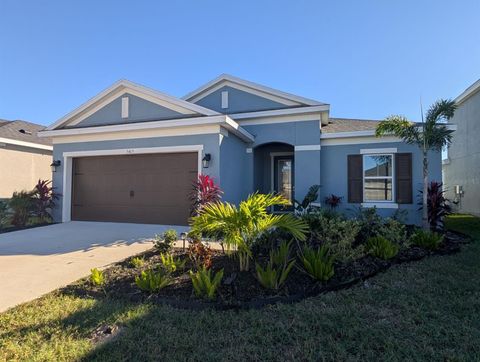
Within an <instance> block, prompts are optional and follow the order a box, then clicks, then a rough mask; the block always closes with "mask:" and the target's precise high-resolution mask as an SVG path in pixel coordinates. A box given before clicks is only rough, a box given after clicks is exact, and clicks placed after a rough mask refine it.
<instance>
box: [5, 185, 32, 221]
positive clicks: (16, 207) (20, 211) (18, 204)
mask: <svg viewBox="0 0 480 362" xmlns="http://www.w3.org/2000/svg"><path fill="white" fill-rule="evenodd" d="M8 206H9V207H10V209H12V213H13V216H12V225H14V226H17V227H22V226H25V225H26V224H27V222H28V219H29V217H30V216H31V214H32V209H33V202H32V194H31V193H30V192H27V191H19V192H14V193H13V195H12V198H11V199H10V201H9V203H8Z"/></svg>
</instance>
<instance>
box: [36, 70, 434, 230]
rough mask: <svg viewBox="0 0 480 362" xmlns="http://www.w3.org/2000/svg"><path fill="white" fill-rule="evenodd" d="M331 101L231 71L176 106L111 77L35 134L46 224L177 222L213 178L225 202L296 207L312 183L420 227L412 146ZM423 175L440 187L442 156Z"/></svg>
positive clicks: (345, 205) (417, 163) (350, 205)
mask: <svg viewBox="0 0 480 362" xmlns="http://www.w3.org/2000/svg"><path fill="white" fill-rule="evenodd" d="M329 112H330V105H329V104H327V103H323V102H319V101H315V100H312V99H308V98H304V97H300V96H297V95H293V94H289V93H285V92H282V91H279V90H275V89H272V88H269V87H266V86H263V85H259V84H256V83H252V82H249V81H245V80H243V79H239V78H236V77H233V76H230V75H221V76H219V77H218V78H216V79H214V80H212V81H210V82H208V83H207V84H205V85H203V86H202V87H200V88H198V89H196V90H195V91H193V92H191V93H189V94H187V95H186V96H185V97H183V98H181V99H180V98H176V97H172V96H169V95H166V94H164V93H161V92H158V91H156V90H152V89H149V88H146V87H143V86H140V85H138V84H135V83H132V82H129V81H126V80H121V81H119V82H117V83H115V84H114V85H112V86H111V87H110V88H108V89H106V90H104V91H103V92H101V93H100V94H98V95H97V96H95V97H94V98H92V99H90V100H89V101H87V102H86V103H84V104H83V105H81V106H80V107H78V108H77V109H75V110H73V111H72V112H71V113H69V114H67V115H66V116H65V117H63V118H61V119H60V120H58V121H57V122H56V123H54V124H52V125H51V126H49V127H48V128H47V129H46V130H45V131H44V132H42V133H41V136H45V137H51V139H52V140H53V160H54V162H53V164H54V165H56V166H55V167H54V168H55V172H54V173H53V184H54V187H56V190H57V192H58V193H60V194H61V195H62V196H61V200H60V202H59V203H58V208H57V210H56V213H55V215H56V219H57V221H63V222H66V221H70V220H89V221H112V222H136V223H158V224H168V225H185V224H186V223H187V220H188V216H189V205H190V201H189V194H190V193H191V187H192V183H193V182H194V180H195V179H196V177H197V175H198V174H200V173H202V174H208V175H210V176H212V177H213V178H214V179H215V180H216V182H217V183H218V184H220V186H221V188H222V189H223V191H224V200H226V201H229V202H233V203H238V202H239V201H241V200H242V199H245V198H246V197H247V196H248V194H250V193H252V192H254V191H257V190H258V191H260V192H263V193H267V192H272V191H273V192H280V193H282V194H284V195H285V196H286V197H287V198H289V199H292V200H293V198H295V199H301V198H303V196H304V195H305V194H306V192H307V191H308V189H309V187H310V186H311V185H314V184H320V185H321V189H320V197H319V199H318V200H317V201H318V202H317V203H318V205H322V204H323V201H324V199H325V197H326V196H327V195H330V194H335V195H337V196H342V197H343V202H342V204H341V205H340V208H341V209H345V210H348V209H354V208H355V207H360V206H361V207H376V208H377V209H378V210H379V212H380V213H382V214H383V215H385V216H388V215H393V214H394V213H395V212H397V211H399V210H405V211H404V214H405V216H406V217H407V221H408V222H410V223H417V224H418V223H420V221H421V215H420V211H418V205H417V196H418V190H420V189H421V180H422V176H421V174H422V162H421V154H420V152H419V150H418V149H417V148H416V147H415V146H412V145H407V144H405V143H403V142H401V140H399V139H397V138H395V137H390V136H388V137H381V138H375V136H374V130H375V127H376V125H377V122H376V121H370V120H352V119H339V118H331V117H330V115H329ZM429 157H430V162H429V164H430V177H431V179H433V180H441V155H440V153H436V152H435V153H433V152H432V153H431V154H430V155H429Z"/></svg>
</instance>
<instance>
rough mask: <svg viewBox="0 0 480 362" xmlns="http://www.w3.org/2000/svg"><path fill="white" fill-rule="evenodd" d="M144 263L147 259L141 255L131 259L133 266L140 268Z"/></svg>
mask: <svg viewBox="0 0 480 362" xmlns="http://www.w3.org/2000/svg"><path fill="white" fill-rule="evenodd" d="M143 264H145V259H143V258H141V257H139V256H136V257H134V258H132V259H131V260H130V266H131V267H132V268H140V267H141V266H143Z"/></svg>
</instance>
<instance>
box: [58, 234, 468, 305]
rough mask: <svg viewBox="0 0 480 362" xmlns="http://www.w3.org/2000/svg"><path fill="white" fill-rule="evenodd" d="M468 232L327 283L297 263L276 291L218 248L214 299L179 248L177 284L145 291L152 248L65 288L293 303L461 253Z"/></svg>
mask: <svg viewBox="0 0 480 362" xmlns="http://www.w3.org/2000/svg"><path fill="white" fill-rule="evenodd" d="M468 240H469V239H468V238H466V237H465V236H463V235H461V234H458V233H454V232H447V233H446V234H445V236H444V239H443V242H442V243H441V244H440V246H439V247H438V248H437V249H436V250H427V249H425V248H422V247H418V246H409V247H404V248H402V249H400V251H399V252H398V254H397V255H396V256H395V257H393V258H391V259H389V260H382V259H379V258H376V257H373V256H371V255H365V256H363V257H361V258H359V259H356V260H353V261H351V262H345V263H341V262H336V263H335V273H334V275H333V276H332V277H331V279H329V280H328V281H327V282H324V283H322V282H318V281H315V280H313V279H312V278H311V277H310V276H309V275H307V274H306V273H305V272H304V271H303V270H302V269H301V268H300V265H299V263H298V260H297V265H296V266H295V267H293V269H292V270H291V272H290V274H289V276H288V278H287V279H286V281H285V284H284V285H283V286H282V288H280V289H279V290H270V289H266V288H264V287H262V285H260V283H259V282H258V280H257V276H256V273H255V267H254V266H251V267H250V270H248V271H243V272H240V271H238V260H237V258H236V257H234V256H233V255H232V254H230V255H228V254H225V253H223V252H221V251H212V270H213V272H216V271H218V270H221V269H223V270H224V277H223V279H222V282H221V284H220V286H219V288H218V292H217V297H216V298H215V299H214V300H212V301H206V300H203V299H199V298H197V297H196V296H195V294H194V292H193V287H192V281H191V278H190V275H189V272H188V271H189V270H191V269H193V268H194V265H193V263H192V261H191V260H190V258H189V256H188V253H187V252H184V251H182V250H175V251H173V252H172V255H173V256H174V257H175V258H179V259H180V260H184V261H185V265H184V267H183V268H182V270H180V271H175V272H173V273H172V283H171V284H170V285H168V286H166V287H165V288H163V289H161V290H160V291H158V292H156V293H146V292H144V291H141V290H140V289H139V288H138V287H137V285H136V283H135V277H136V276H138V275H139V273H140V272H141V271H145V270H148V269H155V268H159V266H160V265H161V258H160V252H159V251H158V250H156V249H151V250H149V251H147V252H144V253H142V254H140V255H139V256H137V257H140V258H141V259H142V260H143V265H142V266H137V267H133V266H132V264H131V260H132V258H130V259H128V260H125V261H123V262H120V263H117V264H115V265H113V266H111V267H109V268H108V269H106V270H104V272H103V275H104V278H105V283H104V285H103V286H101V287H98V286H93V285H92V284H91V283H90V281H89V280H88V279H83V280H81V281H79V282H78V283H76V284H72V285H70V286H68V287H66V288H64V289H62V290H61V292H62V293H65V294H67V295H72V296H75V297H82V298H103V297H104V296H108V298H112V299H118V300H124V301H129V302H147V301H148V302H153V303H161V304H168V305H171V306H174V307H177V308H184V309H194V310H197V309H204V308H212V307H213V308H216V309H248V308H261V307H263V306H265V305H268V304H273V303H277V302H283V303H292V302H296V301H300V300H302V299H304V298H307V297H311V296H315V295H318V294H320V293H325V292H328V291H333V290H339V289H344V288H348V287H351V286H353V285H355V284H357V283H359V282H361V281H364V280H366V279H368V278H371V277H373V276H375V275H376V274H378V273H379V272H383V271H385V270H387V269H389V268H390V267H392V266H393V265H396V264H401V263H407V262H412V261H416V260H420V259H423V258H425V257H428V256H432V255H446V254H452V253H456V252H458V251H459V250H460V248H461V245H462V244H464V243H467V242H468ZM256 261H257V262H258V263H262V262H266V261H267V257H266V256H264V255H263V256H262V255H259V256H257V257H256Z"/></svg>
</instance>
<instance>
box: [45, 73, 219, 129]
mask: <svg viewBox="0 0 480 362" xmlns="http://www.w3.org/2000/svg"><path fill="white" fill-rule="evenodd" d="M125 93H129V94H132V95H135V96H137V97H140V98H143V99H145V100H147V101H149V102H152V103H155V104H158V105H160V106H163V107H167V108H170V109H172V110H174V111H176V112H179V113H182V114H199V115H205V116H213V115H218V114H219V113H218V112H215V111H212V110H211V109H208V108H205V107H201V106H198V105H196V104H192V103H189V102H186V101H184V100H181V99H178V98H175V97H172V96H170V95H167V94H165V93H161V92H158V91H156V90H153V89H150V88H147V87H144V86H142V85H139V84H136V83H133V82H130V81H128V80H120V81H118V82H116V83H115V84H113V85H112V86H111V87H109V88H107V89H105V90H104V91H102V92H100V93H99V94H98V95H96V96H95V97H93V98H91V99H90V100H88V101H87V102H85V103H84V104H82V105H81V106H80V107H78V108H76V109H74V110H73V111H72V112H70V113H68V114H67V115H65V116H64V117H62V118H60V119H59V120H58V121H57V122H55V123H54V124H52V125H51V126H49V127H47V130H53V129H56V128H58V127H60V126H63V125H64V124H66V123H70V124H77V123H79V122H81V120H83V119H85V118H86V117H88V116H90V115H91V114H93V113H95V112H96V111H98V110H99V109H100V108H102V107H104V106H105V105H107V104H108V103H110V102H112V101H113V100H114V99H116V98H118V97H120V96H122V95H123V94H125Z"/></svg>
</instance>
